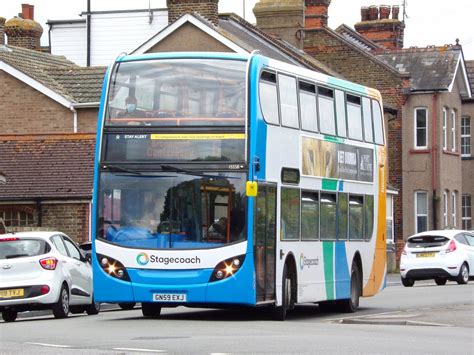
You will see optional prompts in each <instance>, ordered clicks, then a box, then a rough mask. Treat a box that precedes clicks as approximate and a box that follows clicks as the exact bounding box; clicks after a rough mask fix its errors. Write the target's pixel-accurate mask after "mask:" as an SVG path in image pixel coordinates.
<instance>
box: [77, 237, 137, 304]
mask: <svg viewBox="0 0 474 355" xmlns="http://www.w3.org/2000/svg"><path fill="white" fill-rule="evenodd" d="M79 248H80V249H81V250H82V251H83V252H84V254H85V255H86V256H87V257H89V258H90V257H91V256H92V242H89V241H88V242H83V243H81V244H80V245H79ZM135 305H136V303H135V302H121V303H119V304H118V306H119V307H120V308H122V309H124V310H130V309H133V308H135Z"/></svg>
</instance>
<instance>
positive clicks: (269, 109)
mask: <svg viewBox="0 0 474 355" xmlns="http://www.w3.org/2000/svg"><path fill="white" fill-rule="evenodd" d="M259 96H260V105H261V108H262V114H263V119H264V120H265V121H266V122H268V123H271V124H275V125H278V124H280V118H279V116H278V96H277V85H276V74H275V73H271V72H267V71H264V72H262V75H261V76H260V84H259Z"/></svg>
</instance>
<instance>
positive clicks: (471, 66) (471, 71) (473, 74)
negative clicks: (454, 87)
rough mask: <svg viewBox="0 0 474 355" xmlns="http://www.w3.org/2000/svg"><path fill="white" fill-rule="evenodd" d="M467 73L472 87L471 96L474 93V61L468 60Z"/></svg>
mask: <svg viewBox="0 0 474 355" xmlns="http://www.w3.org/2000/svg"><path fill="white" fill-rule="evenodd" d="M465 63H466V72H467V77H468V79H469V84H470V85H471V95H472V93H473V92H474V60H466V61H465Z"/></svg>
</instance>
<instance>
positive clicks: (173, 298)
mask: <svg viewBox="0 0 474 355" xmlns="http://www.w3.org/2000/svg"><path fill="white" fill-rule="evenodd" d="M153 301H155V302H186V294H185V293H154V294H153Z"/></svg>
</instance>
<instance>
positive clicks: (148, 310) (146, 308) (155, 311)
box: [142, 302, 161, 318]
mask: <svg viewBox="0 0 474 355" xmlns="http://www.w3.org/2000/svg"><path fill="white" fill-rule="evenodd" d="M160 313H161V305H159V304H157V303H150V302H143V303H142V314H143V317H150V318H156V317H159V316H160Z"/></svg>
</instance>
